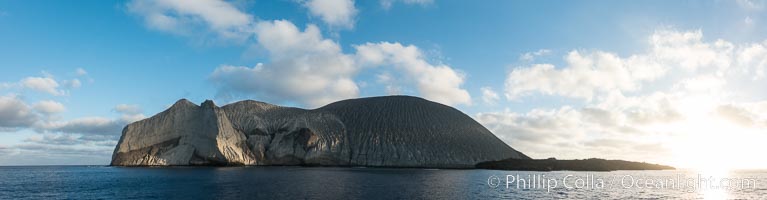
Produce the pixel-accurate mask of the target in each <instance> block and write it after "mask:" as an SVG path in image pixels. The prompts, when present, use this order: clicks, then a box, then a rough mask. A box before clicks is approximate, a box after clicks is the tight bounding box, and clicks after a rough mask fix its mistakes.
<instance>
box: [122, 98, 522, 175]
mask: <svg viewBox="0 0 767 200" xmlns="http://www.w3.org/2000/svg"><path fill="white" fill-rule="evenodd" d="M507 158H515V159H529V157H527V156H525V155H524V154H522V153H520V152H518V151H516V150H514V149H512V148H511V147H509V146H508V145H506V144H505V143H503V142H502V141H501V140H499V139H498V138H497V137H495V136H494V135H493V134H492V133H491V132H490V131H488V130H487V129H486V128H485V127H483V126H482V125H480V124H479V123H477V122H476V121H474V120H473V119H472V118H471V117H469V116H467V115H465V114H463V113H462V112H460V111H458V110H456V109H454V108H452V107H449V106H445V105H442V104H439V103H435V102H431V101H428V100H425V99H421V98H418V97H410V96H387V97H371V98H361V99H350V100H344V101H339V102H335V103H331V104H329V105H326V106H324V107H321V108H318V109H314V110H305V109H300V108H292V107H281V106H276V105H272V104H268V103H263V102H257V101H251V100H246V101H240V102H236V103H232V104H229V105H226V106H223V107H217V106H216V105H215V104H214V103H213V102H212V101H205V102H204V103H203V104H202V105H201V106H197V105H194V104H192V103H191V102H189V101H187V100H183V99H182V100H179V101H178V102H176V103H175V104H174V105H173V106H172V107H171V108H169V109H168V110H165V111H163V112H161V113H159V114H157V115H155V116H153V117H151V118H148V119H144V120H141V121H138V122H134V123H132V124H129V125H127V126H126V127H125V129H123V135H122V137H121V138H120V141H119V143H118V145H117V147H116V148H115V152H114V154H113V158H112V165H119V166H147V165H340V166H377V167H440V168H453V167H456V168H465V167H473V166H474V165H475V164H477V163H479V162H484V161H493V160H501V159H507Z"/></svg>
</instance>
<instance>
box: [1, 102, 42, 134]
mask: <svg viewBox="0 0 767 200" xmlns="http://www.w3.org/2000/svg"><path fill="white" fill-rule="evenodd" d="M37 120H38V116H37V115H36V114H35V113H34V112H33V110H32V108H31V107H30V106H29V105H27V104H26V103H25V102H24V101H23V100H21V99H19V97H18V96H16V95H5V96H0V128H4V129H9V128H24V127H29V126H32V125H33V124H35V122H37Z"/></svg>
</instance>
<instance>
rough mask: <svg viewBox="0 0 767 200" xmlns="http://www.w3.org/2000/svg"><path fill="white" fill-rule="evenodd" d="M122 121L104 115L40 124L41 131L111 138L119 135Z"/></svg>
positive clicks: (122, 124)
mask: <svg viewBox="0 0 767 200" xmlns="http://www.w3.org/2000/svg"><path fill="white" fill-rule="evenodd" d="M124 125H125V123H124V122H120V121H116V120H112V119H109V118H105V117H83V118H77V119H73V120H70V121H63V122H49V123H46V124H44V125H40V126H39V127H38V128H39V129H41V132H46V131H50V132H61V133H68V134H82V135H106V136H110V137H111V138H112V139H115V138H117V137H119V136H120V135H119V134H120V130H122V128H123V126H124Z"/></svg>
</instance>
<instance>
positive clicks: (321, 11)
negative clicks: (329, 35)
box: [300, 0, 358, 28]
mask: <svg viewBox="0 0 767 200" xmlns="http://www.w3.org/2000/svg"><path fill="white" fill-rule="evenodd" d="M300 3H301V5H303V6H304V7H306V8H307V9H309V13H310V14H312V15H313V16H317V17H319V18H320V19H322V21H323V22H325V23H327V24H328V25H329V26H331V27H341V28H353V27H354V22H355V16H356V15H357V12H358V11H357V8H355V7H354V0H301V1H300Z"/></svg>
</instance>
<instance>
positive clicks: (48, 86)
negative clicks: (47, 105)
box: [19, 77, 66, 96]
mask: <svg viewBox="0 0 767 200" xmlns="http://www.w3.org/2000/svg"><path fill="white" fill-rule="evenodd" d="M19 84H20V85H21V86H22V87H24V88H26V89H31V90H35V91H39V92H45V93H48V94H51V95H54V96H61V95H64V94H66V92H65V91H63V90H59V89H58V88H59V83H58V82H56V80H54V79H53V77H27V78H24V79H22V80H21V81H20V82H19Z"/></svg>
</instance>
